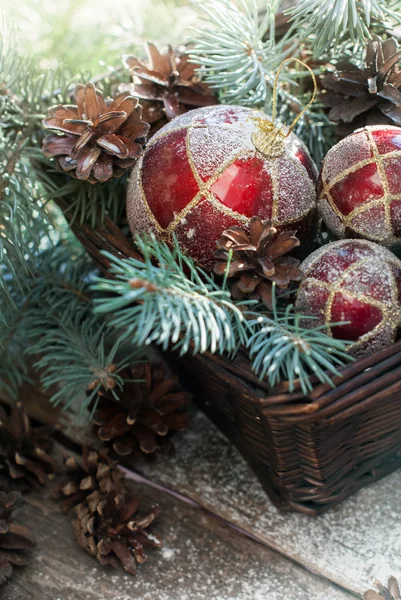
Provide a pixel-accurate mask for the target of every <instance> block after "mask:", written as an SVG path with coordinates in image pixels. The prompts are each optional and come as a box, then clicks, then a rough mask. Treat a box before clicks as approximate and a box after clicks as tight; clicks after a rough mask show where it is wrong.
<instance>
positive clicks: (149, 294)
mask: <svg viewBox="0 0 401 600" xmlns="http://www.w3.org/2000/svg"><path fill="white" fill-rule="evenodd" d="M137 245H138V247H139V249H140V251H141V252H142V253H143V255H144V258H145V261H144V262H143V263H142V262H141V261H139V260H135V259H128V260H121V259H118V258H115V257H113V256H111V255H110V254H107V253H105V255H106V256H107V258H108V259H109V260H110V261H111V262H112V265H113V266H112V272H113V274H114V276H115V277H116V281H110V280H105V279H102V278H98V279H97V280H95V285H94V289H95V290H96V291H98V292H101V293H102V294H106V295H105V296H100V297H99V298H98V299H96V300H95V306H96V309H95V310H96V311H97V312H103V313H104V312H109V313H110V314H111V324H112V325H114V326H116V327H118V328H121V330H123V331H124V332H125V333H124V336H125V337H127V338H128V339H129V340H130V341H132V342H133V343H134V344H138V345H141V344H150V343H156V344H160V345H161V346H162V347H163V349H167V348H168V346H169V345H171V344H172V345H173V346H174V347H175V349H179V350H180V352H181V354H185V353H186V352H193V353H197V352H201V353H203V352H206V351H209V352H212V353H214V352H219V353H223V352H230V353H235V351H236V350H237V348H238V346H239V345H243V346H246V347H247V348H248V350H249V354H250V357H251V359H252V362H253V370H254V371H255V372H256V373H257V375H258V376H259V377H260V378H261V379H264V378H266V379H267V380H268V381H269V383H270V385H271V386H274V385H276V384H277V383H279V382H280V381H282V380H289V381H290V386H291V389H292V387H293V384H294V381H295V379H300V383H301V387H302V390H303V391H304V392H305V393H307V391H308V390H310V389H311V384H310V381H309V376H310V375H311V374H315V375H316V376H317V377H318V379H319V380H320V381H322V382H330V373H331V374H337V373H338V371H337V366H339V365H341V364H344V363H345V362H348V361H349V360H350V357H349V355H348V354H347V353H346V347H347V345H346V343H345V342H342V341H340V340H335V339H333V338H332V337H329V336H328V335H326V334H325V332H324V328H323V327H316V328H313V329H308V328H305V326H304V323H303V321H304V320H305V319H306V318H307V317H303V316H302V315H300V314H294V312H293V310H292V307H291V306H289V307H288V308H287V309H286V310H285V312H282V311H280V310H278V309H277V308H274V311H273V314H272V315H266V314H258V313H256V312H255V310H254V309H255V303H254V302H253V301H248V302H247V303H243V304H242V306H240V305H239V303H235V302H234V301H233V300H232V299H231V298H230V293H229V291H228V290H227V289H226V288H225V285H223V287H222V288H221V287H220V286H219V285H218V284H216V283H215V282H214V280H213V279H212V278H211V277H210V276H208V275H207V274H206V273H204V272H203V271H202V270H201V269H199V268H198V267H196V266H195V265H194V263H193V262H192V261H191V260H190V259H188V258H187V257H185V256H184V255H182V254H181V252H180V250H179V248H178V246H177V245H175V247H174V249H173V250H170V249H169V248H168V246H167V245H166V244H165V243H158V242H157V241H156V240H155V239H154V238H150V239H140V238H138V239H137ZM155 259H156V262H157V265H156V264H155ZM187 273H188V275H187ZM325 369H327V371H328V373H329V374H328V373H326V372H325Z"/></svg>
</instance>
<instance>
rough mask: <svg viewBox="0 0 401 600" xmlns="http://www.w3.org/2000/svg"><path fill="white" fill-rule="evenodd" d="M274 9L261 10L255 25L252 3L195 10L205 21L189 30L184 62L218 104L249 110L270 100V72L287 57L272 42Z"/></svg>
mask: <svg viewBox="0 0 401 600" xmlns="http://www.w3.org/2000/svg"><path fill="white" fill-rule="evenodd" d="M278 4H279V2H272V3H269V4H267V5H266V13H265V15H264V17H263V19H262V21H261V22H260V23H259V15H258V10H257V5H256V3H255V2H253V3H252V2H247V1H246V0H238V3H237V4H236V3H234V2H232V1H231V0H213V1H211V2H206V3H199V4H197V5H196V6H197V7H198V9H199V12H200V13H201V16H205V17H206V20H207V21H206V23H205V27H204V28H197V29H195V30H194V38H195V46H194V47H193V48H191V50H190V56H191V59H192V60H193V61H194V62H196V63H198V64H200V65H201V71H200V72H201V74H202V76H203V78H204V80H205V81H206V82H207V83H208V84H209V85H210V86H211V87H213V88H215V89H218V90H219V93H220V100H221V102H223V103H229V104H241V105H243V106H251V107H254V106H256V105H264V104H265V103H266V101H267V100H268V99H269V98H270V96H271V88H272V84H273V81H274V76H275V72H276V70H277V68H278V66H279V65H280V63H281V62H282V61H283V60H284V59H285V58H286V57H287V56H289V55H290V53H291V49H289V48H285V47H284V45H283V43H282V42H280V43H276V41H275V35H274V17H275V11H276V10H277V6H278ZM266 34H268V38H267V39H265V38H266Z"/></svg>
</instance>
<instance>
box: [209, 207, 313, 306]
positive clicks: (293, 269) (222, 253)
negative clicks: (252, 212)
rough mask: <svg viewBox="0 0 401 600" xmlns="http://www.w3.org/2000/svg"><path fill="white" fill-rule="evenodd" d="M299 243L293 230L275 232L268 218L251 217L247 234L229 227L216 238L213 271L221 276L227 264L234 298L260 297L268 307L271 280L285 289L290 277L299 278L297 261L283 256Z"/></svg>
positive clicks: (295, 279) (270, 302)
mask: <svg viewBox="0 0 401 600" xmlns="http://www.w3.org/2000/svg"><path fill="white" fill-rule="evenodd" d="M299 245H300V242H299V240H298V238H296V237H295V235H294V234H293V233H292V232H290V231H284V232H282V233H277V229H276V228H275V227H272V226H271V223H270V221H262V220H261V219H260V218H259V217H252V219H251V221H250V226H249V234H248V233H247V232H246V231H245V230H243V229H241V228H240V227H231V229H227V230H226V231H224V232H223V234H222V236H221V238H220V239H219V240H218V241H217V242H216V246H217V250H216V252H215V257H216V258H217V259H218V262H217V263H216V265H215V267H214V272H215V273H216V274H217V275H220V276H223V275H225V273H226V271H227V268H228V273H227V275H228V277H229V278H233V279H236V281H235V283H234V285H233V286H232V289H231V294H232V296H233V298H235V299H237V300H240V299H242V298H245V297H249V298H260V299H261V300H262V302H263V303H264V304H265V305H266V306H267V307H268V308H270V309H271V308H272V300H273V298H272V284H273V282H274V283H275V284H276V285H277V287H278V288H279V290H285V289H287V288H288V286H289V284H290V283H291V281H300V279H301V278H302V276H303V274H302V271H300V269H298V265H299V262H300V261H299V260H297V259H296V258H291V257H288V256H284V255H285V254H287V253H288V252H291V250H293V249H294V248H296V247H297V246H299ZM228 263H229V267H228Z"/></svg>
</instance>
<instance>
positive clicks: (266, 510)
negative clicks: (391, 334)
mask: <svg viewBox="0 0 401 600" xmlns="http://www.w3.org/2000/svg"><path fill="white" fill-rule="evenodd" d="M175 447H176V453H175V456H174V457H168V456H166V457H163V460H162V461H159V462H156V463H153V464H150V463H147V462H145V461H143V462H142V463H141V465H140V470H141V472H142V473H144V474H145V475H146V476H147V477H148V478H150V479H152V480H153V481H156V482H159V483H161V484H164V485H166V486H168V487H170V488H172V489H174V490H177V491H179V492H181V493H183V494H185V495H186V496H188V497H189V498H192V499H194V500H195V501H197V502H198V503H200V504H201V505H202V506H204V507H206V508H207V509H208V510H210V511H212V512H213V513H215V514H218V515H221V516H222V517H224V518H225V519H227V520H229V521H230V522H232V523H235V524H237V525H239V526H240V527H242V528H244V529H246V530H247V531H248V532H249V533H250V534H252V535H253V536H256V537H257V538H258V539H259V540H260V541H262V542H263V543H264V544H266V545H267V546H269V547H270V548H272V549H274V550H276V551H278V552H280V553H282V554H283V555H285V556H287V557H290V558H291V559H292V560H294V561H296V562H298V563H300V564H302V565H303V566H305V567H307V568H308V569H310V570H311V571H313V572H315V573H319V574H321V575H323V576H325V577H327V578H329V579H330V580H332V581H333V582H335V583H337V584H339V585H341V586H342V587H344V588H346V589H349V590H352V591H353V592H355V593H359V594H360V593H362V592H363V591H365V590H366V589H367V588H369V587H370V585H371V583H372V580H373V579H375V578H378V579H382V580H385V579H386V578H387V577H388V576H389V575H390V574H394V575H395V576H397V577H401V503H400V494H401V471H399V472H396V473H393V474H392V475H390V476H388V477H387V478H385V479H383V480H382V481H380V482H378V483H376V484H373V485H371V486H369V487H367V488H365V489H363V490H361V491H360V492H359V493H357V494H356V495H355V496H353V497H352V498H351V499H349V500H348V501H346V502H345V503H344V504H342V505H341V506H339V507H337V508H335V509H332V510H331V511H329V512H328V513H326V514H324V515H322V516H320V517H317V518H312V517H308V516H304V515H299V514H291V513H282V512H280V511H279V510H278V509H277V508H276V507H275V506H273V504H272V503H271V502H270V500H269V499H268V498H267V497H266V494H265V493H264V491H263V489H262V488H261V486H260V484H259V483H258V481H257V479H256V477H255V475H254V474H253V472H252V471H251V469H250V468H249V467H248V465H247V464H246V462H245V461H244V460H243V459H242V457H241V456H240V455H239V453H238V452H237V450H236V449H235V448H234V446H232V445H231V444H230V443H229V442H228V441H227V440H226V438H225V437H224V436H223V435H222V434H221V433H220V432H219V431H218V430H217V428H216V427H215V426H214V425H213V424H212V423H211V422H210V421H209V420H208V419H207V418H206V417H205V416H204V415H203V414H201V413H198V414H197V415H196V417H195V418H194V420H193V422H192V424H191V426H190V428H189V429H188V430H187V431H186V432H183V433H182V434H180V435H179V436H177V437H176V438H175Z"/></svg>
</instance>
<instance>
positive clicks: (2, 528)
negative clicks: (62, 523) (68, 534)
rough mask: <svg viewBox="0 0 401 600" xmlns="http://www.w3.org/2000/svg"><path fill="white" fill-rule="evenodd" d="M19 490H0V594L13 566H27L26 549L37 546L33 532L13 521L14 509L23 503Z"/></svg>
mask: <svg viewBox="0 0 401 600" xmlns="http://www.w3.org/2000/svg"><path fill="white" fill-rule="evenodd" d="M23 503H24V502H23V500H22V496H21V494H20V493H19V492H9V493H6V492H0V595H1V586H2V584H4V583H6V582H7V581H8V580H9V579H11V576H12V570H13V566H25V565H26V564H27V562H28V556H27V555H26V554H24V550H29V549H31V548H33V547H34V546H35V541H34V538H33V535H32V532H31V531H30V530H29V529H28V528H27V527H24V526H22V525H19V524H18V523H14V522H13V511H14V510H16V509H18V508H20V507H21V506H22V505H23Z"/></svg>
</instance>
